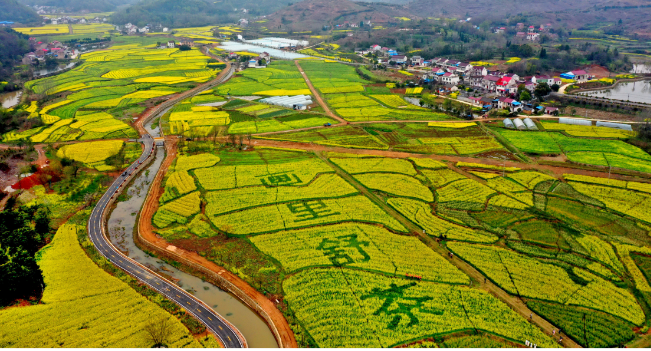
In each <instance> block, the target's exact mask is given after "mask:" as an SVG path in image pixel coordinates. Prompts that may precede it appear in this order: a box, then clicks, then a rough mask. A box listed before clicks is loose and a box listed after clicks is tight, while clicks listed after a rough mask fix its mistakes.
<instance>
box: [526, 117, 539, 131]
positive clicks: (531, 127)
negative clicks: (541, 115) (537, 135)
mask: <svg viewBox="0 0 651 351" xmlns="http://www.w3.org/2000/svg"><path fill="white" fill-rule="evenodd" d="M523 122H524V125H526V126H527V129H529V130H538V126H536V123H534V122H533V121H532V120H531V118H525V119H524V120H523Z"/></svg>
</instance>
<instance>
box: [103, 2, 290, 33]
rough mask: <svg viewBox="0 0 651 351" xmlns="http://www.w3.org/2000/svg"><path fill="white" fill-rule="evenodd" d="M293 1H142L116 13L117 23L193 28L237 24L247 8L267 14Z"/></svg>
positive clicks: (255, 12) (114, 21)
mask: <svg viewBox="0 0 651 351" xmlns="http://www.w3.org/2000/svg"><path fill="white" fill-rule="evenodd" d="M290 1H292V0H217V1H213V0H205V1H204V0H183V1H178V0H141V1H140V2H138V3H136V4H134V5H133V6H130V7H127V8H125V9H121V10H119V11H117V12H116V13H114V14H113V16H112V18H111V22H112V23H115V24H125V23H129V22H130V23H133V24H137V25H139V26H143V25H145V24H147V23H161V24H163V25H165V26H169V27H177V28H178V27H194V26H204V25H210V24H215V23H226V22H232V21H237V20H238V19H239V18H240V17H241V14H242V12H241V11H242V9H246V10H247V11H248V13H249V14H250V15H267V14H270V13H272V12H274V11H276V10H278V9H280V8H282V7H284V6H287V5H288V4H289V3H290Z"/></svg>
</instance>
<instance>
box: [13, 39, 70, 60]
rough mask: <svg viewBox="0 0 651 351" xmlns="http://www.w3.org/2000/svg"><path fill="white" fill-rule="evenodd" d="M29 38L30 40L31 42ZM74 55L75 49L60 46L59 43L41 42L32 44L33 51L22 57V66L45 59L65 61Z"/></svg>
mask: <svg viewBox="0 0 651 351" xmlns="http://www.w3.org/2000/svg"><path fill="white" fill-rule="evenodd" d="M32 39H33V38H31V39H30V40H32ZM73 55H75V49H74V48H70V47H68V46H66V45H63V44H61V42H59V41H56V40H55V41H53V42H51V43H44V42H42V41H39V42H36V43H34V51H33V52H28V53H27V54H25V55H24V56H23V64H25V65H27V64H32V63H34V62H36V61H43V60H45V58H47V57H52V58H55V59H66V58H70V57H72V56H73Z"/></svg>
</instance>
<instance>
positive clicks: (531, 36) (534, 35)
mask: <svg viewBox="0 0 651 351" xmlns="http://www.w3.org/2000/svg"><path fill="white" fill-rule="evenodd" d="M539 36H540V34H538V33H534V32H529V33H527V40H531V41H535V40H538V37H539Z"/></svg>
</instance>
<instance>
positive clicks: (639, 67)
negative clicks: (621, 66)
mask: <svg viewBox="0 0 651 351" xmlns="http://www.w3.org/2000/svg"><path fill="white" fill-rule="evenodd" d="M631 73H651V65H645V64H634V65H633V69H632V70H631Z"/></svg>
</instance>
